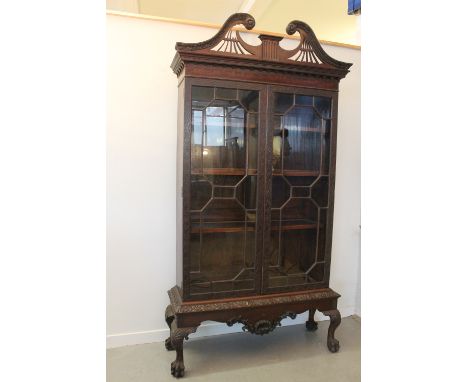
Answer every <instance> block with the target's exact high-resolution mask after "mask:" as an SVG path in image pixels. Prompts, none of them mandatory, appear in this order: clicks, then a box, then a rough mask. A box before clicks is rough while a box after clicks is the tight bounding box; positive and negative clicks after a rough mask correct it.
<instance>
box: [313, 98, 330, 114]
mask: <svg viewBox="0 0 468 382" xmlns="http://www.w3.org/2000/svg"><path fill="white" fill-rule="evenodd" d="M314 107H315V110H316V111H318V113H319V114H320V115H321V117H322V118H330V115H331V99H330V98H327V97H318V96H315V97H314Z"/></svg>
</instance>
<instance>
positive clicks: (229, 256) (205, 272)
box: [190, 86, 258, 297]
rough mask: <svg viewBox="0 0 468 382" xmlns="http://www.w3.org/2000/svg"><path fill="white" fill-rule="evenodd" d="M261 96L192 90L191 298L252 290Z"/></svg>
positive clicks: (212, 89)
mask: <svg viewBox="0 0 468 382" xmlns="http://www.w3.org/2000/svg"><path fill="white" fill-rule="evenodd" d="M257 137H258V91H252V90H243V89H234V88H216V87H202V86H193V87H192V141H191V142H192V143H191V145H192V147H191V152H192V156H191V157H192V161H191V206H190V209H191V214H192V215H191V216H192V219H191V237H190V239H191V247H190V251H191V258H192V256H194V257H195V259H193V258H192V260H191V268H190V270H191V271H190V293H191V294H192V295H200V297H201V296H202V295H210V294H213V293H222V292H224V293H226V292H231V291H239V290H246V291H249V290H253V289H254V288H255V285H254V280H255V277H254V268H255V250H256V212H257V168H256V167H257Z"/></svg>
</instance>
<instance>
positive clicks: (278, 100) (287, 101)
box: [274, 93, 294, 114]
mask: <svg viewBox="0 0 468 382" xmlns="http://www.w3.org/2000/svg"><path fill="white" fill-rule="evenodd" d="M293 102H294V94H286V93H275V94H274V112H275V113H278V114H282V113H284V112H286V111H287V110H288V109H289V108H290V107H291V106H292V104H293Z"/></svg>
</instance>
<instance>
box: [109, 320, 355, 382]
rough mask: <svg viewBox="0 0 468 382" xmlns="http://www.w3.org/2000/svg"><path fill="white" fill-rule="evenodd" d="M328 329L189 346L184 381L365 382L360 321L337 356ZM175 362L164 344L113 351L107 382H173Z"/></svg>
mask: <svg viewBox="0 0 468 382" xmlns="http://www.w3.org/2000/svg"><path fill="white" fill-rule="evenodd" d="M327 330H328V321H321V322H319V323H318V330H317V331H315V332H308V331H306V330H305V326H304V325H293V326H287V327H282V328H277V329H276V330H275V331H273V332H272V333H270V334H267V335H265V336H256V335H252V334H250V333H235V334H225V335H219V336H213V337H203V338H197V339H192V340H188V341H185V343H184V362H185V377H184V378H182V379H179V381H184V380H190V381H203V382H211V381H222V382H239V381H241V382H250V381H252V382H253V381H255V382H262V381H269V382H272V381H288V382H302V381H308V382H310V381H313V382H321V381H327V382H335V381H336V382H338V381H339V382H357V381H360V378H361V324H360V319H359V318H354V317H347V318H344V319H343V320H342V322H341V325H340V326H339V327H338V329H337V330H336V333H335V337H336V338H337V339H338V340H339V341H340V351H339V352H338V353H334V354H332V353H330V352H329V351H328V349H327V345H326V343H327ZM174 359H175V352H173V351H171V352H169V351H167V350H166V349H165V347H164V343H163V342H160V343H152V344H144V345H135V346H125V347H121V348H115V349H109V350H107V381H108V382H164V381H171V382H172V381H175V378H174V377H172V375H171V371H170V365H171V362H172V361H173V360H174Z"/></svg>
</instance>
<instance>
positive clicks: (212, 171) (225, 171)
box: [191, 168, 320, 176]
mask: <svg viewBox="0 0 468 382" xmlns="http://www.w3.org/2000/svg"><path fill="white" fill-rule="evenodd" d="M245 172H246V170H245V168H204V169H203V172H202V171H201V170H192V172H191V174H192V175H227V176H235V175H245ZM247 175H257V170H256V169H249V170H248V171H247ZM273 175H284V176H319V175H320V171H308V170H283V171H282V172H281V171H280V170H273Z"/></svg>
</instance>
